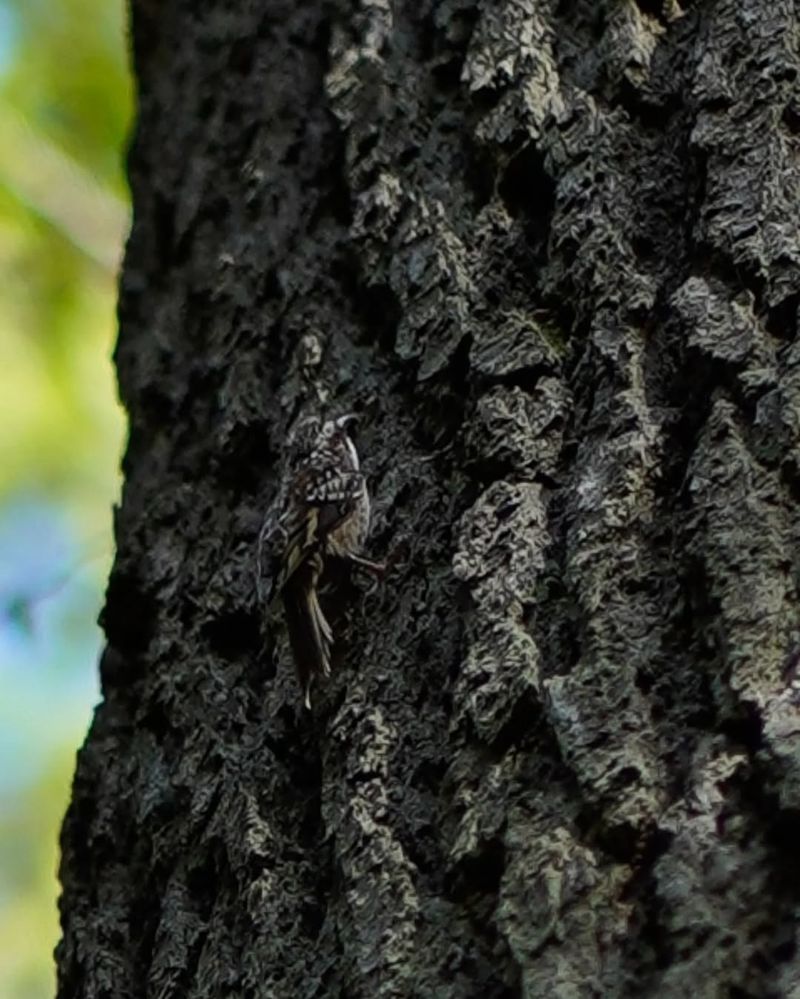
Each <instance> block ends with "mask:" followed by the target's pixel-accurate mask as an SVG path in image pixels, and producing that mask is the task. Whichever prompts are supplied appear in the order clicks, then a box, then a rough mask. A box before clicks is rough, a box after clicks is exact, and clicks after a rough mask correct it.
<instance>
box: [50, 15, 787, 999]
mask: <svg viewBox="0 0 800 999" xmlns="http://www.w3.org/2000/svg"><path fill="white" fill-rule="evenodd" d="M133 8H134V9H133V47H134V55H135V68H136V72H137V75H138V84H139V119H138V125H137V129H136V136H135V140H134V142H133V147H132V151H131V155H130V176H131V183H132V187H133V197H134V225H133V231H132V234H131V237H130V242H129V245H128V250H127V255H126V260H125V268H124V273H123V276H122V283H121V291H120V325H121V331H120V340H119V346H118V349H117V355H116V360H117V365H118V370H119V380H120V386H121V393H122V397H123V400H124V402H125V405H126V407H127V409H128V413H129V415H130V427H131V430H130V440H129V444H128V449H127V454H126V457H125V461H124V470H125V487H124V493H123V499H122V504H121V508H120V510H119V512H118V516H117V521H116V532H117V544H118V555H117V559H116V564H115V566H114V570H113V572H112V575H111V579H110V583H109V588H108V595H107V604H106V608H105V611H104V614H103V623H104V627H105V632H106V635H107V643H108V644H107V648H106V651H105V652H104V655H103V657H102V662H101V673H102V682H103V702H102V704H101V705H100V707H99V708H98V709H97V713H96V716H95V720H94V723H93V726H92V729H91V732H90V734H89V737H88V739H87V742H86V745H85V746H84V748H83V749H82V750H81V752H80V755H79V759H78V766H77V773H76V777H75V786H74V796H73V801H72V805H71V807H70V809H69V812H68V814H67V817H66V820H65V824H64V829H63V836H62V847H63V862H62V867H61V878H62V882H63V896H62V900H61V909H62V920H63V927H64V939H63V941H62V943H61V944H60V946H59V950H58V965H59V995H60V996H61V997H62V999H66V997H86V999H88V997H92V999H95V997H97V999H99V997H116V996H130V997H139V996H142V997H143V996H148V997H153V999H156V997H157V999H167V997H192V999H195V997H209V999H212V997H213V999H220V997H224V996H232V997H233V996H235V997H259V999H262V997H263V999H266V997H280V999H284V997H287V999H294V997H307V999H311V997H347V999H360V997H364V999H367V997H370V999H371V997H375V996H381V997H383V996H391V997H405V996H409V997H410V996H414V997H417V996H419V997H436V999H471V997H481V999H483V997H511V996H527V997H539V996H542V997H549V996H556V997H570V999H572V997H584V996H587V997H588V996H602V997H621V996H657V997H672V996H675V997H681V999H683V997H684V996H685V995H687V994H689V993H691V994H693V995H695V996H702V997H717V996H720V997H738V999H742V997H745V996H754V997H763V996H787V997H788V996H798V995H800V954H798V948H797V938H798V911H800V865H799V864H798V861H797V852H798V837H799V836H800V714H799V713H798V710H799V709H798V704H800V698H798V693H797V689H796V687H795V685H794V683H793V680H794V670H795V663H796V661H797V659H798V658H800V652H799V651H798V650H800V621H798V604H797V589H798V571H799V570H800V557H799V555H800V552H799V549H800V539H799V538H798V528H797V526H796V517H795V503H796V500H797V497H798V494H799V493H800V449H799V447H798V429H799V428H800V345H799V344H798V340H797V336H796V333H797V309H798V303H799V302H800V268H799V267H798V256H799V255H800V241H799V240H798V223H797V205H798V194H799V193H800V191H799V189H800V158H799V157H800V99H798V96H797V77H798V65H799V60H798V32H799V31H800V28H799V27H798V22H797V14H796V12H795V7H794V5H793V4H790V3H787V2H782V0H718V2H708V3H700V2H696V3H691V5H690V6H687V7H686V9H681V8H680V7H679V6H678V4H677V2H675V0H672V2H666V3H664V4H663V5H662V4H660V3H656V2H651V0H639V5H638V6H637V5H636V4H635V3H633V2H630V0H602V2H589V0H586V2H569V0H560V2H557V0H502V2H501V0H442V2H441V3H438V4H435V5H434V4H430V3H428V4H426V3H425V2H420V3H412V2H410V0H405V2H401V0H397V2H396V3H394V4H390V3H389V2H388V0H360V2H356V3H354V4H339V3H335V2H329V3H322V2H319V0H309V2H302V3H298V2H284V3H281V2H280V0H266V2H264V3H254V2H247V0H226V2H223V0H209V2H207V3H203V4H193V3H189V2H183V3H164V4H162V3H158V2H156V0H134V4H133ZM320 408H323V409H325V410H326V411H329V412H333V413H337V414H338V413H344V412H347V411H351V410H354V409H355V410H358V411H360V412H361V414H362V421H361V435H360V439H359V447H360V451H361V454H362V456H363V463H364V468H365V470H366V472H367V473H368V476H369V481H370V484H371V488H372V492H373V497H374V521H373V530H372V535H371V539H370V543H369V554H370V555H372V556H373V557H376V558H388V559H389V562H390V570H389V572H388V574H387V576H386V578H385V581H384V582H383V583H382V584H381V585H380V586H379V587H378V588H377V589H374V590H370V589H369V587H367V586H365V585H364V584H362V582H361V580H360V579H359V578H358V577H357V576H356V575H351V576H348V575H347V574H345V573H341V574H339V578H336V579H333V580H331V581H330V582H329V585H328V588H327V590H326V591H325V593H324V594H323V602H324V603H325V606H326V611H327V613H328V615H329V616H330V617H331V618H332V623H333V625H334V630H335V633H336V645H335V653H334V675H333V677H332V678H331V679H330V681H328V682H326V683H324V684H321V685H319V686H317V687H316V688H315V691H314V692H315V701H314V704H313V708H312V711H311V712H307V711H305V710H304V709H303V707H302V704H301V694H300V691H299V690H298V688H297V685H296V681H295V676H294V670H293V668H292V664H291V656H290V652H289V649H288V644H287V640H286V634H285V627H284V625H283V623H282V621H281V619H280V617H279V616H278V617H277V618H275V619H274V620H272V619H270V618H269V617H268V616H267V615H266V611H265V608H263V607H262V606H260V604H259V600H258V598H257V595H256V591H255V584H254V564H255V551H256V541H257V537H258V533H259V528H260V526H261V522H262V518H263V516H264V513H265V510H266V509H267V508H268V506H269V504H270V502H271V501H272V500H273V498H274V496H275V493H276V489H277V484H278V478H279V475H280V468H281V457H280V456H281V448H282V443H283V441H284V439H285V435H286V433H287V430H288V429H289V427H290V426H291V425H292V424H293V423H294V422H295V421H296V419H297V418H298V417H299V416H301V415H302V414H304V413H307V412H311V411H312V410H317V409H320Z"/></svg>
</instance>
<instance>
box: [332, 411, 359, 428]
mask: <svg viewBox="0 0 800 999" xmlns="http://www.w3.org/2000/svg"><path fill="white" fill-rule="evenodd" d="M356 423H358V413H346V414H345V415H344V416H340V417H339V419H338V420H337V421H336V425H337V427H341V428H342V430H348V429H349V428H350V427H352V426H354V425H355V424H356Z"/></svg>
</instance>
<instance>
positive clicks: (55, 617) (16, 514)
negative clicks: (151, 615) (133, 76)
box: [0, 0, 132, 999]
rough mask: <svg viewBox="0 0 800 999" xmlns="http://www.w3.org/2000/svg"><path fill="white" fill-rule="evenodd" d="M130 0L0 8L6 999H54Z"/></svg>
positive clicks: (90, 643)
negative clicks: (61, 845) (62, 843)
mask: <svg viewBox="0 0 800 999" xmlns="http://www.w3.org/2000/svg"><path fill="white" fill-rule="evenodd" d="M131 109H132V88H131V82H130V79H129V69H128V57H127V39H126V11H125V6H124V3H123V0H0V996H2V997H3V999H50V997H52V995H53V994H54V983H55V976H54V970H53V957H52V951H53V948H54V946H55V944H56V942H57V940H58V935H59V930H58V915H57V909H56V899H57V894H58V883H57V879H56V867H57V863H58V845H57V841H58V831H59V825H60V822H61V818H62V816H63V813H64V809H65V808H66V804H67V801H68V798H69V791H70V782H71V778H72V770H73V767H74V761H75V751H76V749H77V748H78V746H79V745H80V744H81V742H82V741H83V738H84V735H85V733H86V729H87V726H88V724H89V721H90V718H91V714H92V710H93V707H94V705H95V704H96V703H97V700H98V696H99V694H98V681H97V656H98V652H99V648H100V632H99V629H98V628H97V625H96V620H97V615H98V612H99V609H100V606H101V602H102V594H103V587H104V581H105V578H106V576H107V573H108V569H109V566H110V563H111V558H112V551H113V542H112V535H111V507H112V504H113V503H114V502H115V500H116V498H117V496H118V493H119V472H118V468H119V459H120V453H121V449H122V446H123V440H124V416H123V413H122V411H121V409H120V407H119V405H118V402H117V398H116V385H115V379H114V373H113V369H112V365H111V352H112V350H113V344H114V339H115V334H116V329H115V326H116V321H115V311H114V310H115V296H116V274H117V268H118V265H119V261H120V256H121V249H122V244H123V240H124V237H125V233H126V231H127V226H128V193H127V190H126V186H125V179H124V173H123V156H124V146H125V142H126V138H127V134H128V131H129V126H130V120H131Z"/></svg>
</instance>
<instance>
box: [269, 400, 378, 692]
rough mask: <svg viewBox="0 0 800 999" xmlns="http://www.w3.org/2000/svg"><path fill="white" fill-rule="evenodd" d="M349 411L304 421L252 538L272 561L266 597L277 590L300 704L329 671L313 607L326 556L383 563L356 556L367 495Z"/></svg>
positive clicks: (327, 633) (320, 620)
mask: <svg viewBox="0 0 800 999" xmlns="http://www.w3.org/2000/svg"><path fill="white" fill-rule="evenodd" d="M355 419H356V417H355V416H352V415H347V416H340V417H339V418H338V419H335V420H326V421H325V422H324V423H323V422H322V421H321V420H320V419H319V418H318V417H313V416H312V417H309V418H307V419H305V420H303V421H302V422H301V423H300V424H299V425H298V426H297V427H296V428H295V430H294V432H293V433H292V434H291V436H290V437H289V440H288V443H287V452H288V453H287V462H286V470H285V473H284V477H283V480H282V483H281V489H280V493H279V495H278V501H277V510H276V516H274V517H272V518H268V519H267V521H266V522H265V524H264V528H263V529H262V532H261V537H260V538H259V566H258V579H259V583H260V581H261V579H262V575H263V569H262V558H263V555H264V553H265V552H266V553H267V554H268V555H269V556H270V561H271V565H270V567H269V571H268V575H269V577H270V589H269V594H268V601H270V602H271V601H272V599H273V598H274V597H275V596H277V594H279V593H280V594H281V595H282V596H283V604H284V609H285V611H286V623H287V627H288V630H289V641H290V644H291V646H292V654H293V656H294V660H295V665H296V667H297V675H298V679H299V681H300V686H301V688H302V690H303V695H304V701H305V705H306V707H307V708H310V707H311V683H312V681H313V680H314V679H315V678H316V677H317V676H318V675H319V674H322V675H323V676H328V675H329V674H330V670H331V662H330V659H331V645H332V644H333V634H332V632H331V628H330V625H329V624H328V622H327V620H326V619H325V615H324V614H323V612H322V608H321V607H320V603H319V598H318V595H317V586H318V584H319V579H320V576H321V575H322V572H323V569H324V568H325V560H326V559H327V558H328V557H329V556H334V557H336V558H343V559H349V560H350V561H352V562H355V563H356V564H358V565H361V566H363V567H364V568H366V569H369V570H371V571H372V572H375V573H381V572H383V566H382V565H380V564H379V563H377V562H372V561H371V560H370V559H367V558H364V557H363V556H362V555H361V550H362V548H363V546H364V542H365V541H366V538H367V533H368V531H369V512H370V506H369V494H368V492H367V483H366V479H365V478H364V476H363V475H362V473H361V470H360V466H359V460H358V453H357V452H356V448H355V445H354V444H353V441H352V438H351V437H350V435H349V433H348V432H347V431H348V427H349V426H350V425H351V424H352V423H353V422H355Z"/></svg>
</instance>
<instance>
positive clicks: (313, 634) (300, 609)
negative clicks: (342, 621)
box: [283, 564, 333, 708]
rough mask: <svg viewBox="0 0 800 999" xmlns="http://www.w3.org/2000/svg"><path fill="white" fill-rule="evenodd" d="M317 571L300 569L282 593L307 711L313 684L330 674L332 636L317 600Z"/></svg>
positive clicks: (316, 569)
mask: <svg viewBox="0 0 800 999" xmlns="http://www.w3.org/2000/svg"><path fill="white" fill-rule="evenodd" d="M320 571H321V566H319V567H317V566H316V565H314V564H311V565H309V566H308V567H305V566H303V567H302V568H301V569H299V570H298V571H297V572H295V574H294V575H293V576H292V577H291V579H290V580H289V581H288V582H287V583H286V586H285V587H284V590H283V602H284V607H285V609H286V624H287V627H288V630H289V642H290V644H291V646H292V655H293V656H294V662H295V667H296V669H297V677H298V680H299V681H300V687H301V688H302V690H303V696H304V702H305V705H306V707H307V708H310V707H311V684H312V682H313V681H314V679H316V677H317V676H319V675H322V676H329V675H330V672H331V646H332V644H333V633H332V632H331V627H330V625H329V624H328V622H327V620H326V618H325V615H324V613H323V611H322V607H320V603H319V599H318V597H317V580H318V579H319V574H320Z"/></svg>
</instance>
